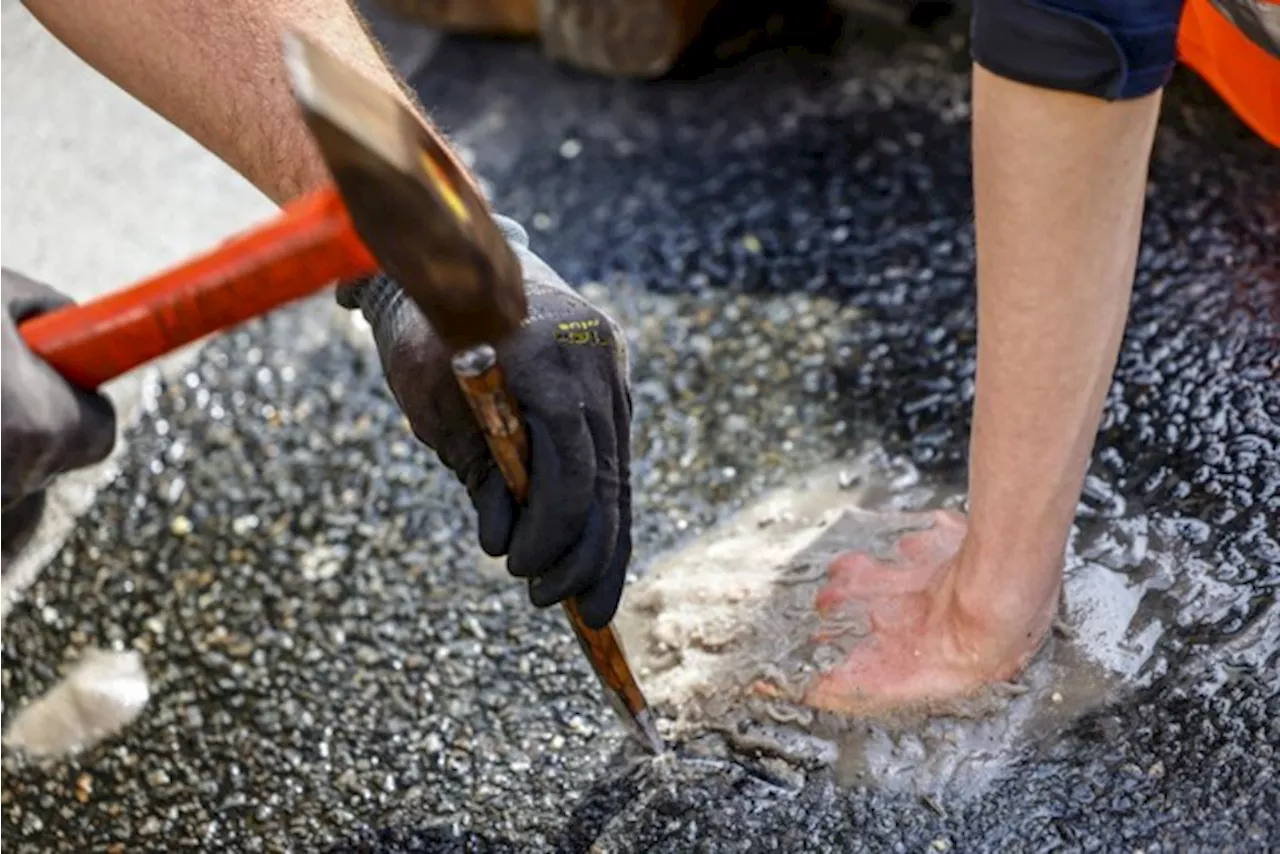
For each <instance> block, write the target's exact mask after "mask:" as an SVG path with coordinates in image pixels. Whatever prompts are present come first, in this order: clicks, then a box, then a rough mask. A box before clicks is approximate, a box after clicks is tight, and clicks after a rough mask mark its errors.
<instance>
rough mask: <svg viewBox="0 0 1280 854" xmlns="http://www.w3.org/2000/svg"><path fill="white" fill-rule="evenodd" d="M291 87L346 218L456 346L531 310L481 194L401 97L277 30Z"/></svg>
mask: <svg viewBox="0 0 1280 854" xmlns="http://www.w3.org/2000/svg"><path fill="white" fill-rule="evenodd" d="M284 57H285V64H286V66H287V68H288V71H289V74H290V76H291V78H292V82H293V88H294V93H295V95H296V97H297V101H298V104H299V105H300V106H301V108H302V112H303V116H304V118H305V120H306V122H307V125H308V126H309V127H310V128H311V132H312V135H313V136H314V137H315V140H316V144H317V145H318V146H319V149H320V153H321V156H322V157H323V158H324V160H325V163H326V164H327V165H328V167H329V171H330V173H331V174H332V175H333V180H334V184H335V185H336V186H337V187H338V190H339V191H340V192H341V194H342V197H343V201H344V202H345V203H346V206H347V211H348V213H349V214H350V216H351V221H352V224H353V225H354V227H355V230H356V232H357V233H358V234H359V235H360V239H361V240H362V241H364V243H365V244H366V245H367V246H368V247H369V249H370V251H371V252H372V253H373V255H374V257H375V258H376V259H377V261H378V263H379V264H380V265H381V266H382V269H383V270H384V271H385V272H386V273H387V274H388V275H389V276H391V277H392V278H394V279H395V280H396V282H397V283H398V284H399V285H400V287H401V288H402V289H403V290H404V292H405V293H406V294H407V295H408V296H409V298H410V299H412V300H413V301H414V303H416V304H417V306H418V308H419V309H420V310H421V311H422V313H423V314H424V315H425V316H426V318H427V320H428V321H429V322H430V323H431V325H432V327H433V328H434V329H435V330H436V332H437V334H439V335H440V336H441V338H442V339H443V340H444V341H445V343H446V344H447V345H448V346H449V347H450V348H451V349H453V350H466V349H468V348H471V347H474V346H476V345H478V344H484V343H496V342H498V341H500V340H502V339H503V338H504V337H506V336H507V335H508V334H510V333H511V332H513V331H515V330H516V329H518V328H519V327H520V326H521V324H523V323H524V320H525V316H526V314H527V311H528V307H527V304H526V302H525V295H524V285H523V281H522V275H521V270H520V262H519V260H518V259H517V258H516V256H515V253H514V252H512V250H511V247H510V246H509V245H508V244H507V241H506V238H504V237H503V235H502V232H501V231H500V230H499V229H498V226H497V223H496V222H494V219H493V216H492V215H491V214H490V212H489V208H488V205H487V204H486V203H485V201H484V200H483V199H482V198H481V197H480V194H479V193H478V192H477V191H476V189H475V187H474V185H473V184H472V183H471V181H470V179H469V178H468V177H467V176H466V175H465V173H463V171H462V169H461V167H459V165H458V164H457V162H456V161H455V160H454V159H453V157H452V155H450V154H449V152H448V151H447V150H446V149H444V147H443V146H441V145H440V144H439V143H438V142H437V141H436V139H435V137H434V136H433V135H432V134H431V133H430V132H429V131H428V129H427V127H426V126H425V125H424V124H423V122H422V120H421V119H420V118H419V117H418V116H417V115H416V114H415V113H414V112H413V111H412V110H411V109H409V107H408V106H407V105H406V103H405V100H404V96H402V95H400V94H397V93H393V92H389V91H387V90H386V89H385V88H383V87H382V86H380V85H378V84H376V83H374V82H373V81H372V80H370V79H369V78H367V77H365V76H364V75H362V74H360V73H359V72H357V71H355V70H354V69H352V68H351V67H349V66H348V65H346V64H344V63H343V62H341V61H340V60H338V59H337V58H335V57H334V56H333V55H331V54H330V53H328V52H327V51H325V50H323V49H322V48H320V47H318V46H317V45H316V44H315V43H313V42H311V41H309V40H307V39H306V38H305V37H303V36H300V35H297V34H293V33H289V34H286V36H285V39H284Z"/></svg>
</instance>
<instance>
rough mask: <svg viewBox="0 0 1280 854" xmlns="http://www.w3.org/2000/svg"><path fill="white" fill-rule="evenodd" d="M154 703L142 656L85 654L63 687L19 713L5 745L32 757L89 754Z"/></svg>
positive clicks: (53, 689)
mask: <svg viewBox="0 0 1280 854" xmlns="http://www.w3.org/2000/svg"><path fill="white" fill-rule="evenodd" d="M150 699H151V686H150V684H149V682H148V680H147V673H146V671H145V670H144V669H143V667H142V656H141V655H140V654H139V653H137V652H134V651H129V652H111V651H108V650H101V649H90V650H86V651H85V653H84V655H83V656H81V658H80V660H79V661H78V662H77V663H76V665H75V667H73V668H72V670H71V672H70V673H68V674H67V675H66V677H65V678H64V679H63V680H62V681H61V682H59V683H58V684H57V685H55V686H54V687H53V688H51V689H50V690H49V691H48V692H47V693H45V694H44V696H42V697H39V698H38V699H36V700H34V701H32V702H31V703H30V704H29V705H27V706H26V708H24V709H22V710H21V711H19V712H18V714H17V715H16V716H15V717H14V719H13V721H12V723H10V724H9V729H8V731H6V732H5V734H4V743H5V746H7V747H10V748H13V749H16V750H21V751H23V752H25V753H29V754H31V755H33V756H62V755H65V754H68V753H72V752H75V751H79V750H85V749H88V748H90V747H93V746H94V745H95V744H98V743H99V742H101V741H102V740H103V739H106V738H110V737H112V736H114V735H116V734H117V733H119V732H120V731H121V730H123V729H124V728H125V727H127V726H128V725H129V724H131V723H132V722H133V721H134V720H135V719H137V717H138V715H139V714H140V713H141V712H142V710H143V708H145V707H146V705H147V701H148V700H150Z"/></svg>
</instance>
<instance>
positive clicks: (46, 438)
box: [0, 270, 116, 522]
mask: <svg viewBox="0 0 1280 854" xmlns="http://www.w3.org/2000/svg"><path fill="white" fill-rule="evenodd" d="M2 276H3V294H4V312H3V317H2V318H0V322H2V323H3V327H4V328H3V333H2V335H3V341H2V342H0V343H2V348H3V349H2V350H0V374H2V375H3V382H2V383H0V392H2V396H3V406H0V412H2V416H0V420H2V422H3V423H2V427H3V429H2V430H0V445H2V446H3V447H2V448H0V450H3V469H2V470H0V471H2V472H3V475H2V479H3V481H4V504H3V510H4V511H5V512H6V513H7V512H8V511H10V510H11V509H13V508H14V507H15V505H17V504H19V503H20V502H22V501H23V499H26V498H29V497H32V496H35V494H36V493H38V492H40V491H41V490H43V489H44V488H45V487H46V486H47V485H48V483H49V481H50V480H52V479H53V478H54V477H55V476H56V475H59V474H62V473H64V472H68V471H71V470H72V469H77V468H82V467H84V466H88V465H92V464H93V463H97V462H101V461H102V460H103V459H105V458H106V456H107V454H109V453H111V448H112V446H113V445H115V441H116V414H115V409H114V408H113V407H112V405H111V401H109V400H107V398H105V397H103V396H102V395H100V394H93V393H88V392H83V391H80V390H78V389H75V388H73V387H72V386H71V385H70V384H69V383H68V382H67V381H66V380H64V379H63V378H62V377H61V376H60V375H59V374H58V372H57V371H55V370H54V369H53V368H51V367H50V366H49V365H48V364H46V363H45V362H44V361H43V360H41V359H40V358H39V357H37V356H36V355H35V354H34V353H32V352H31V351H30V350H29V349H28V348H27V345H26V343H25V342H24V341H23V340H22V337H21V336H20V335H19V334H18V324H19V323H21V322H22V321H24V320H26V319H27V318H30V317H34V316H35V315H38V314H44V313H45V312H47V311H51V310H53V309H55V308H58V307H60V306H64V305H68V304H69V303H70V302H71V300H70V299H68V298H67V297H66V296H64V295H63V294H60V293H58V292H57V291H55V290H54V289H53V288H50V287H48V286H46V285H42V284H40V283H39V282H34V281H32V280H31V279H28V278H27V277H25V276H22V275H20V274H18V273H14V272H12V271H10V270H3V271H2ZM7 521H8V520H6V522H7Z"/></svg>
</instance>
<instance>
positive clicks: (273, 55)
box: [26, 0, 416, 204]
mask: <svg viewBox="0 0 1280 854" xmlns="http://www.w3.org/2000/svg"><path fill="white" fill-rule="evenodd" d="M26 6H27V8H29V9H30V10H31V12H32V14H33V15H35V16H36V18H37V19H39V20H40V22H41V23H42V24H44V25H45V26H46V27H47V28H48V29H49V30H50V32H52V33H53V34H54V35H55V36H57V37H58V39H60V40H61V41H62V42H63V43H64V44H66V45H67V46H68V47H69V48H71V49H72V50H73V51H75V52H76V53H77V54H78V55H79V56H80V57H81V58H82V59H84V60H85V61H86V62H87V63H89V64H90V65H92V66H93V67H94V68H96V69H97V70H98V71H100V72H101V73H102V74H103V75H105V76H106V77H107V78H109V79H110V80H111V81H112V82H114V83H116V84H117V85H118V86H120V87H121V88H123V89H124V90H125V91H127V92H129V93H130V94H131V95H133V96H134V97H135V98H137V99H138V100H139V101H141V102H142V103H144V104H146V105H147V106H148V107H150V108H151V109H153V110H155V111H156V112H157V113H159V114H160V115H161V116H163V117H164V118H166V119H168V120H169V121H170V122H172V123H173V124H174V125H176V126H177V127H178V128H179V129H181V130H182V131H184V132H186V133H187V134H188V135H189V136H191V137H192V138H193V139H195V140H196V141H197V142H199V143H200V144H201V145H203V146H204V147H205V148H207V149H209V150H210V151H212V152H213V153H214V154H216V155H217V156H218V157H220V158H221V159H222V160H224V161H225V162H226V163H227V164H228V165H230V166H231V167H232V168H233V169H235V170H236V171H237V172H239V173H240V174H241V175H243V176H244V177H245V178H246V179H247V180H248V181H250V182H251V183H252V184H253V185H254V186H256V187H257V188H258V189H259V190H261V191H262V192H263V193H265V194H266V195H267V196H268V197H270V198H271V199H272V200H273V201H275V202H276V203H277V204H279V203H283V202H285V201H287V200H289V199H291V198H293V197H295V196H297V195H299V194H301V193H303V192H306V191H307V190H311V189H315V188H316V187H318V186H320V185H322V184H323V183H325V182H326V181H327V180H328V173H327V172H326V170H325V166H324V163H323V161H322V160H321V159H320V156H319V154H318V152H317V151H316V149H315V147H314V144H313V142H312V141H311V136H310V133H309V132H308V130H307V128H306V125H305V124H304V123H303V121H302V120H301V117H300V116H299V114H298V110H297V107H296V106H295V104H294V101H293V95H292V93H291V91H290V88H289V83H288V80H287V79H286V77H285V70H284V65H283V62H282V61H281V56H280V53H281V39H280V34H281V31H282V29H283V28H286V27H288V28H296V29H298V30H301V31H303V32H305V33H307V34H308V35H309V36H311V37H313V38H315V39H317V40H319V42H320V43H321V44H323V45H324V46H325V47H326V48H327V49H328V50H329V51H331V52H333V53H334V54H336V55H337V56H339V57H342V58H343V59H344V60H345V61H346V62H348V63H349V64H351V65H352V66H353V67H355V68H358V69H360V70H361V71H363V72H364V73H365V74H366V75H368V76H369V77H371V78H373V79H374V80H377V81H379V82H381V83H384V84H385V86H386V87H387V88H388V89H389V90H393V91H399V92H401V93H403V94H404V97H405V100H406V101H407V102H409V103H411V104H414V105H415V107H416V100H415V99H414V97H413V95H412V93H411V92H410V91H409V90H408V88H407V87H405V86H404V84H403V82H402V81H401V80H400V79H399V78H398V76H397V75H396V73H395V72H394V70H392V69H391V68H390V67H389V66H388V64H387V62H386V59H385V58H384V57H383V56H382V54H381V52H380V50H379V48H378V46H377V44H376V42H375V41H374V40H373V39H372V38H371V37H370V35H369V33H368V31H367V29H366V26H365V24H364V21H363V20H362V19H361V18H360V15H359V13H357V12H356V11H355V9H353V8H352V6H351V4H350V3H349V2H348V0H219V2H203V1H202V0H94V2H91V3H85V2H80V1H79V0H26Z"/></svg>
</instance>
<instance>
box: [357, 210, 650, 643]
mask: <svg viewBox="0 0 1280 854" xmlns="http://www.w3.org/2000/svg"><path fill="white" fill-rule="evenodd" d="M498 223H499V226H500V227H501V228H502V231H503V233H504V235H505V236H506V237H507V240H508V241H509V242H510V243H511V246H512V249H513V250H514V251H515V253H516V255H517V257H518V258H519V259H520V264H521V266H522V267H523V270H524V286H525V293H526V295H527V298H528V304H529V321H528V323H526V325H525V327H524V328H523V329H521V330H520V331H519V332H518V333H516V334H515V335H513V336H511V337H510V338H509V339H508V340H506V341H504V342H502V343H501V344H500V345H499V346H498V348H497V349H498V359H499V362H500V364H501V365H502V368H503V370H504V372H505V373H506V376H507V381H508V383H509V385H510V388H511V393H512V394H513V395H514V396H515V398H516V401H517V403H518V404H519V406H520V408H521V410H522V412H523V415H524V419H525V427H526V429H527V430H528V433H529V444H530V460H529V478H530V483H529V497H528V503H527V504H526V505H525V506H523V507H521V506H518V505H517V504H516V502H515V500H514V499H513V497H512V496H511V494H510V493H509V492H508V491H507V488H506V485H505V484H504V483H503V480H502V475H501V473H500V472H499V471H498V469H497V466H496V464H495V463H494V461H493V458H492V456H491V455H490V453H489V449H488V446H487V445H486V444H485V441H484V435H483V434H482V433H481V431H480V428H479V427H478V426H477V424H476V420H475V416H474V415H473V414H472V412H471V409H470V408H469V407H468V405H467V401H466V399H465V398H464V397H463V395H462V391H461V389H459V388H458V384H457V380H455V379H454V376H453V372H452V368H451V365H450V354H449V352H448V350H447V349H446V347H445V346H444V344H443V343H442V342H441V340H440V339H439V337H438V336H436V334H435V333H434V331H433V330H432V329H431V327H430V325H429V324H428V323H427V321H426V319H425V318H424V317H423V315H422V313H421V312H420V311H419V310H418V307H417V306H416V305H414V304H413V303H412V301H411V300H410V299H409V298H408V297H407V296H406V295H405V294H404V292H402V291H401V290H400V288H399V286H398V285H396V284H395V283H394V282H392V281H391V280H389V279H387V278H386V277H385V276H375V277H373V278H371V279H367V280H364V281H363V282H360V283H357V284H355V285H348V286H344V287H342V288H339V291H338V301H339V302H340V303H341V304H342V305H344V306H346V307H348V308H354V307H356V306H359V307H360V309H361V310H362V311H363V312H364V316H365V318H366V319H368V321H369V323H370V325H371V326H372V327H373V335H374V340H375V341H376V342H377V345H378V352H379V353H380V355H381V357H382V366H383V369H384V371H385V373H386V377H387V384H388V385H389V386H390V387H391V392H392V393H393V394H394V395H395V397H396V400H397V401H398V402H399V404H400V408H401V409H402V410H403V411H404V414H405V415H406V416H407V417H408V419H409V424H410V425H411V426H412V428H413V432H414V434H415V435H416V436H417V437H418V438H419V439H421V440H422V441H423V442H424V443H426V444H427V445H428V446H429V447H430V448H432V449H433V450H435V452H436V453H437V454H439V455H440V459H441V461H443V462H444V464H445V465H446V466H448V467H449V468H450V469H452V470H453V472H454V474H456V475H457V477H458V479H459V480H460V481H462V483H463V485H464V486H466V488H467V492H468V494H469V495H470V496H471V501H472V504H474V506H475V508H476V512H477V514H478V515H479V529H480V546H481V548H483V549H484V551H485V552H486V553H488V554H489V555H491V556H494V557H498V556H501V555H506V556H507V569H508V571H510V573H511V574H512V575H515V576H517V577H519V578H525V579H528V581H529V599H530V601H532V602H533V604H534V605H536V606H538V607H540V608H545V607H547V606H548V605H552V604H554V603H556V602H559V601H562V600H564V599H567V598H569V597H576V598H577V602H578V607H579V609H580V611H581V614H582V617H583V620H584V621H585V622H586V623H587V624H588V625H589V626H591V627H592V628H603V627H604V626H605V625H607V624H608V623H609V621H610V620H611V619H612V618H613V614H614V612H615V611H616V610H617V608H618V600H619V599H620V598H621V596H622V585H623V581H624V580H625V578H626V572H627V564H628V562H629V561H630V558H631V447H630V441H631V393H630V389H629V386H628V376H627V352H626V340H625V338H624V337H623V334H622V331H621V330H620V329H619V328H618V327H617V325H616V324H615V323H614V322H613V320H612V319H611V318H609V317H608V316H607V315H606V314H604V313H603V312H602V311H600V310H599V309H597V308H596V307H595V306H593V305H591V303H589V302H587V301H586V300H585V299H584V298H583V297H582V296H580V295H579V294H577V293H576V292H575V291H573V290H572V289H570V288H569V286H568V285H566V284H565V283H564V281H563V280H562V279H561V278H560V277H559V276H558V275H556V274H555V272H553V271H552V270H551V268H550V267H548V266H547V265H546V264H545V263H544V262H543V261H542V260H541V259H540V258H538V257H537V256H536V255H534V254H533V253H532V252H530V251H529V248H528V243H529V238H528V236H527V235H526V234H525V232H524V229H522V228H521V227H520V226H519V225H517V224H516V223H514V222H512V221H511V220H508V219H505V218H502V217H499V218H498Z"/></svg>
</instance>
